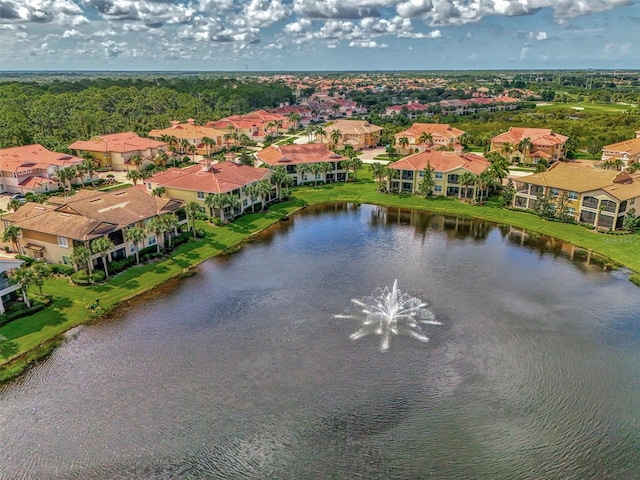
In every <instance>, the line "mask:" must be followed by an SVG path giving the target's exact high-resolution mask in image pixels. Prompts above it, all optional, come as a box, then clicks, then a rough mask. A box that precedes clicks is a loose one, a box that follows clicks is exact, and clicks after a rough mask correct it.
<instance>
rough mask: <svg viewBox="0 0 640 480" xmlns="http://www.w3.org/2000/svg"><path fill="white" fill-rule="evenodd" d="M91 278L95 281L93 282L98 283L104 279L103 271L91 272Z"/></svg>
mask: <svg viewBox="0 0 640 480" xmlns="http://www.w3.org/2000/svg"><path fill="white" fill-rule="evenodd" d="M91 279H92V280H93V281H94V282H95V283H100V282H102V281H103V280H104V272H103V271H102V270H96V271H95V272H93V274H92V275H91Z"/></svg>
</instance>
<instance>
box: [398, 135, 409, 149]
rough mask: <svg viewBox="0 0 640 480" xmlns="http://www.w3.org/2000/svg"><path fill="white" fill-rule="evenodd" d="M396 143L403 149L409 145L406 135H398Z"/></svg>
mask: <svg viewBox="0 0 640 480" xmlns="http://www.w3.org/2000/svg"><path fill="white" fill-rule="evenodd" d="M398 143H399V144H400V148H401V149H405V148H407V147H408V146H409V139H408V138H407V137H400V138H399V139H398Z"/></svg>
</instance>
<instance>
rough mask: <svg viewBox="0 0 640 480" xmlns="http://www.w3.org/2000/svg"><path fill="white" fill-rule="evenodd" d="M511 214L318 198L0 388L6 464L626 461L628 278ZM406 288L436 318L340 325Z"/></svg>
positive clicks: (365, 469)
mask: <svg viewBox="0 0 640 480" xmlns="http://www.w3.org/2000/svg"><path fill="white" fill-rule="evenodd" d="M586 260H587V255H586V254H585V252H582V251H573V250H572V249H571V247H570V246H567V245H562V244H561V243H559V242H554V241H551V240H549V239H545V238H530V237H527V236H526V235H524V236H523V235H521V232H518V231H516V230H512V229H509V228H508V227H500V228H499V227H497V226H495V225H492V224H489V223H487V222H482V221H470V220H457V219H455V218H444V217H441V216H434V215H429V214H426V213H424V212H422V213H418V212H411V211H398V210H396V209H386V208H381V207H374V206H366V205H363V206H354V205H335V206H330V207H326V208H314V209H312V208H309V209H307V210H305V211H304V212H302V213H301V214H299V215H296V216H294V217H292V218H291V220H290V221H288V222H281V223H279V224H278V225H277V226H276V227H275V228H273V229H272V230H270V231H269V232H265V233H264V234H263V235H261V236H260V237H259V238H258V239H257V240H256V241H255V242H253V243H252V244H250V245H247V246H246V247H245V248H244V249H243V250H241V251H239V252H238V253H235V254H233V255H230V256H228V257H225V258H217V259H213V260H211V261H208V262H206V263H204V264H203V265H201V267H199V268H198V271H197V275H195V276H193V277H191V278H188V279H185V280H183V281H180V282H174V283H171V284H168V285H165V286H163V287H162V288H160V289H159V290H158V291H157V292H156V293H155V294H154V295H147V296H145V297H142V298H140V299H138V300H136V301H134V302H132V303H131V304H129V305H128V306H126V307H124V308H122V309H121V310H120V311H119V312H118V313H117V314H116V315H114V316H113V317H112V318H110V319H107V320H105V321H103V322H101V323H99V324H96V325H91V326H86V327H83V328H81V329H79V330H77V331H75V332H73V333H72V334H70V335H69V340H68V342H66V343H65V344H64V345H63V346H62V347H61V348H59V349H58V350H57V351H56V352H55V353H54V354H53V355H52V356H51V357H50V358H49V359H47V360H46V361H44V362H42V363H41V364H39V365H37V366H36V367H35V368H33V369H32V370H31V371H29V372H28V373H27V374H26V375H24V376H23V377H21V378H20V379H18V380H17V381H15V382H13V383H11V384H8V385H5V386H3V387H0V478H2V479H12V480H13V479H23V478H24V479H49V478H53V479H58V478H60V479H67V478H71V479H94V478H95V479H112V478H113V479H156V478H159V479H173V478H193V479H196V478H198V479H199V478H215V479H218V478H219V479H234V480H235V479H296V480H297V479H385V480H388V479H423V478H433V479H456V480H459V479H476V478H487V479H536V480H539V479H553V480H555V479H598V480H603V479H631V478H639V472H640V290H639V289H638V288H637V287H634V286H633V285H632V284H631V282H629V281H628V280H627V279H626V277H625V276H624V274H622V273H619V272H614V273H608V272H605V271H603V270H602V269H601V268H599V267H598V266H597V265H594V264H593V263H592V262H591V261H589V264H587V263H586ZM395 279H397V280H398V287H399V289H400V290H402V291H403V292H406V293H408V294H410V295H411V296H414V297H418V298H420V299H422V300H423V301H425V302H428V304H429V309H430V310H431V311H432V312H433V313H434V314H435V317H436V319H437V320H439V321H441V322H442V324H443V325H441V326H435V325H425V326H424V328H423V332H424V333H425V334H426V335H427V336H428V337H430V341H429V342H428V343H423V342H420V341H418V340H416V339H415V338H412V337H410V336H403V335H401V336H397V337H393V338H391V342H390V347H389V350H388V351H386V352H381V351H380V338H379V337H377V336H375V335H368V336H365V337H363V338H360V339H358V340H351V339H350V335H351V334H352V333H353V332H355V331H357V330H358V329H359V328H360V327H361V323H362V321H361V320H359V319H344V318H335V317H334V315H337V314H342V313H345V312H347V311H348V310H349V309H352V308H353V306H354V304H353V303H352V302H351V299H354V298H355V299H359V298H363V297H365V296H367V295H371V294H372V293H373V292H374V291H375V290H376V289H377V288H379V287H385V286H391V285H392V284H393V282H394V280H395Z"/></svg>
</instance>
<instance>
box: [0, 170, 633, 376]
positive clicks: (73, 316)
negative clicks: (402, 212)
mask: <svg viewBox="0 0 640 480" xmlns="http://www.w3.org/2000/svg"><path fill="white" fill-rule="evenodd" d="M358 178H359V179H358V181H357V182H353V183H349V184H339V183H335V184H329V185H323V186H317V187H300V188H297V189H296V190H295V191H294V195H295V196H294V198H293V199H292V200H290V201H288V202H285V203H282V204H279V205H275V206H273V207H272V208H271V209H270V211H269V212H268V213H264V214H250V215H246V216H244V217H242V218H239V219H237V220H236V221H235V222H234V223H232V224H230V225H228V226H225V227H219V228H218V227H213V226H210V225H205V224H204V223H202V224H201V225H200V226H201V227H202V228H204V229H205V231H206V236H205V238H204V239H202V240H199V241H194V242H189V243H187V244H184V245H181V246H180V247H178V248H177V249H176V250H175V251H174V252H172V253H171V255H170V257H169V258H168V259H166V260H164V261H161V262H157V263H152V264H147V265H141V266H136V267H133V268H131V269H129V270H127V271H126V272H123V273H122V274H120V275H117V276H116V277H114V278H112V279H110V280H109V282H107V283H105V284H102V285H96V286H91V287H76V286H72V285H70V284H69V282H68V280H67V279H63V278H56V279H50V280H47V281H46V283H45V285H44V292H45V293H46V294H50V295H53V297H54V298H55V300H54V301H53V303H52V305H51V306H49V307H48V308H46V309H45V310H43V311H41V312H38V313H37V314H35V315H32V316H30V317H26V318H23V319H20V320H16V321H13V322H11V323H9V324H7V325H5V326H3V327H2V328H0V334H1V335H3V336H4V337H6V338H7V340H6V341H2V342H0V381H1V380H3V379H6V378H9V377H11V376H13V375H15V374H16V373H18V372H19V371H20V370H21V369H22V368H24V367H25V366H26V365H28V363H30V362H32V361H33V360H34V358H37V357H38V349H42V350H41V351H42V352H43V353H42V354H43V355H44V354H46V353H47V352H48V351H49V349H48V348H46V346H47V345H48V342H50V341H51V340H52V339H56V338H59V336H60V335H61V334H62V333H64V332H65V331H67V330H69V329H70V328H72V327H74V326H77V325H80V324H82V323H86V322H87V321H88V320H90V319H91V312H90V311H89V310H88V309H87V306H88V305H89V304H90V303H92V302H93V301H95V299H97V298H99V299H100V305H101V307H102V309H103V310H102V311H107V310H109V309H110V308H112V307H114V306H115V305H116V304H118V303H120V302H122V301H124V300H127V299H129V298H131V297H134V296H136V295H139V294H140V293H142V292H145V291H148V290H150V289H152V288H154V287H156V286H157V285H160V284H162V283H164V282H166V281H167V280H169V279H171V278H174V277H176V276H179V275H181V274H182V273H183V272H184V271H185V270H187V269H189V268H190V267H192V266H194V265H197V264H199V263H200V262H202V261H204V260H206V259H208V258H211V257H213V256H215V255H218V254H220V253H222V252H223V251H225V250H228V249H230V248H232V247H234V246H238V245H239V244H241V243H242V242H243V241H245V240H246V239H247V238H249V237H251V236H252V235H254V234H255V233H257V232H259V231H261V230H264V229H265V228H267V227H268V226H269V225H272V224H273V223H275V222H277V221H279V220H280V219H281V218H283V217H286V216H287V215H289V214H291V213H293V212H294V211H296V210H297V209H298V208H300V207H301V206H303V205H304V204H318V203H327V202H336V201H338V202H340V201H345V202H359V203H370V204H377V205H387V206H391V207H403V208H415V209H423V210H430V211H433V212H438V213H447V214H451V215H457V216H462V217H475V218H481V219H485V220H490V221H493V222H496V223H501V224H510V225H513V226H515V227H519V228H523V229H526V230H529V231H532V232H538V233H541V234H545V235H549V236H553V237H556V238H559V239H561V240H564V241H566V242H569V243H573V244H575V245H577V246H579V247H583V248H586V249H589V250H593V251H595V252H597V253H599V254H600V255H603V256H604V257H607V258H609V259H611V260H613V261H614V262H616V263H619V264H621V265H625V266H627V267H629V268H630V269H631V270H633V271H635V272H640V235H620V236H617V235H615V236H614V235H605V234H601V233H597V232H594V231H592V230H587V229H585V228H583V227H580V226H576V225H569V224H562V223H556V222H549V221H545V220H542V219H540V218H538V217H537V216H535V215H532V214H529V213H524V212H520V211H511V210H504V209H501V208H499V207H496V206H490V205H487V206H474V205H469V204H464V203H460V202H458V201H457V200H455V199H453V200H446V199H445V200H433V199H430V200H427V199H424V198H420V197H417V196H411V195H406V196H403V195H386V194H381V193H377V192H376V191H375V190H376V189H375V184H374V183H373V182H372V180H371V176H370V173H369V172H368V169H367V168H366V167H364V168H362V169H361V170H360V171H359V172H358ZM0 338H1V337H0ZM43 346H44V347H43ZM29 352H33V355H31V356H30V358H28V353H29Z"/></svg>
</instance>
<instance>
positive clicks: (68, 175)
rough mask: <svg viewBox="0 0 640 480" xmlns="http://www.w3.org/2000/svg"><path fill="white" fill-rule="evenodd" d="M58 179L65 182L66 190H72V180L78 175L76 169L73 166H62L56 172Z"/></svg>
mask: <svg viewBox="0 0 640 480" xmlns="http://www.w3.org/2000/svg"><path fill="white" fill-rule="evenodd" d="M55 176H56V178H57V179H58V181H59V182H60V183H62V184H64V186H65V189H66V190H71V180H73V179H74V178H75V177H76V170H75V169H74V168H71V167H66V168H61V169H60V170H58V171H56V174H55Z"/></svg>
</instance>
